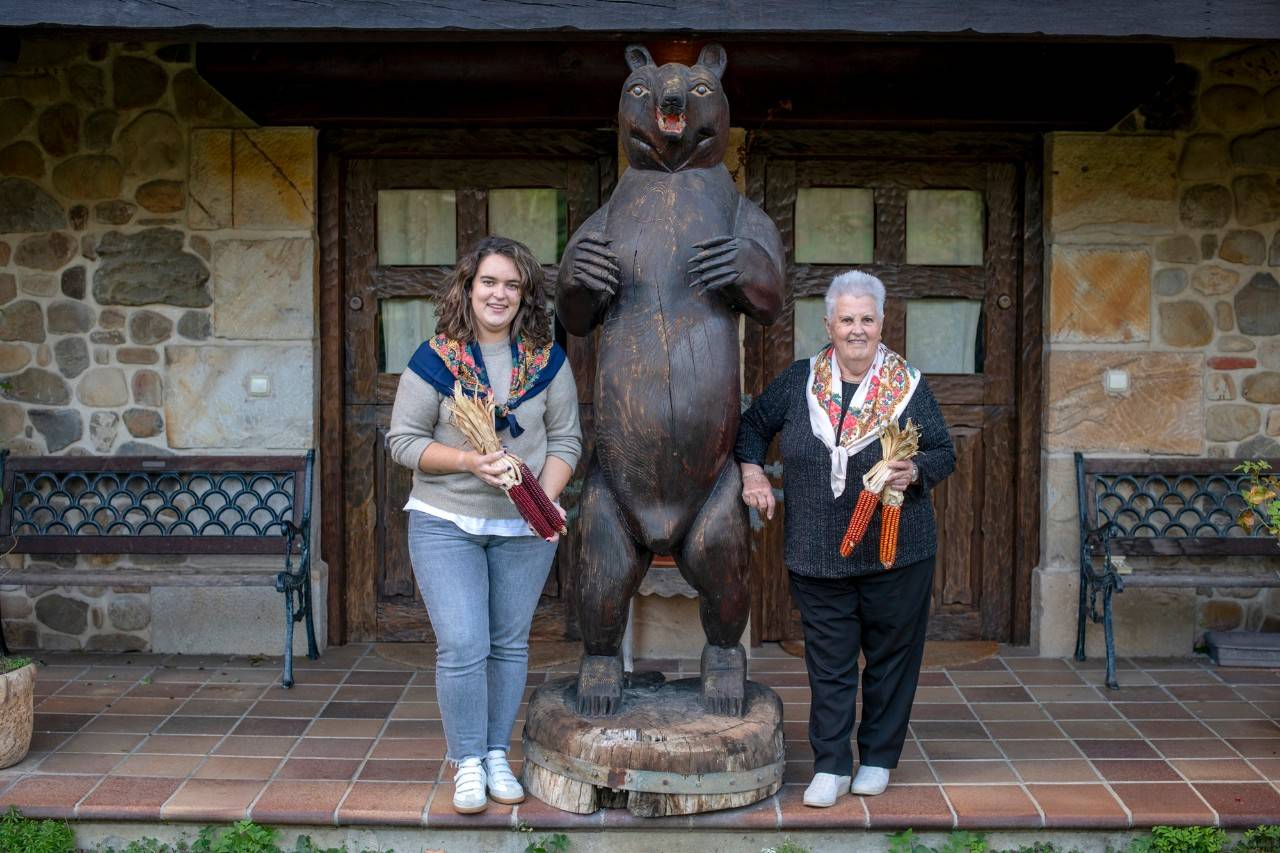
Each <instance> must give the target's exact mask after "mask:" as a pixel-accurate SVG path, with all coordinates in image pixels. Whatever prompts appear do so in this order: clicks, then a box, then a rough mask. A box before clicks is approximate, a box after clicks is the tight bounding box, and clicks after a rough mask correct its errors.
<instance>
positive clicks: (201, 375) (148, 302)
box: [0, 40, 323, 651]
mask: <svg viewBox="0 0 1280 853" xmlns="http://www.w3.org/2000/svg"><path fill="white" fill-rule="evenodd" d="M193 60H194V48H193V47H192V46H191V45H186V44H172V45H153V44H134V43H127V44H119V43H116V44H77V43H74V42H69V41H56V42H36V41H30V40H27V41H24V43H23V44H22V46H21V52H20V55H19V59H18V61H17V63H15V64H14V65H13V66H12V67H11V68H10V69H9V72H8V74H7V75H6V76H2V77H0V382H3V387H2V388H0V396H2V397H3V401H0V443H2V444H3V446H4V447H7V448H8V449H10V450H11V451H13V452H14V453H16V454H45V453H51V454H59V455H78V454H154V453H168V452H183V453H215V454H216V453H221V452H234V453H252V452H263V451H265V452H274V451H298V450H302V449H304V448H308V447H311V446H313V444H314V440H313V436H314V432H315V427H314V409H315V393H314V390H313V389H314V373H315V371H314V366H315V364H316V357H315V351H316V341H317V334H316V329H315V326H316V323H315V309H314V301H315V289H314V281H315V266H316V258H315V255H316V251H315V234H314V230H315V168H316V165H315V164H316V156H315V133H314V131H312V130H310V129H307V128H260V127H256V126H255V125H254V123H253V122H252V121H250V120H249V119H248V118H246V117H245V116H244V115H243V114H241V113H240V112H239V111H238V110H237V109H236V108H235V107H234V106H232V105H231V104H230V103H228V102H227V101H226V100H225V99H224V98H223V97H222V96H221V95H219V94H218V93H217V92H215V91H214V90H213V89H212V88H211V87H210V86H209V85H208V84H207V83H206V82H205V81H204V80H203V79H201V77H200V76H199V74H198V73H197V72H196V70H195V67H194V61H193ZM251 375H258V376H265V377H267V380H268V382H269V385H270V390H269V392H268V393H267V394H266V395H265V396H250V395H249V393H248V384H249V383H248V380H249V377H250V376H251ZM5 560H6V562H5V572H4V576H3V577H2V578H0V583H4V584H5V586H3V587H0V591H2V594H0V613H3V617H4V623H5V633H6V636H7V637H8V639H9V642H10V643H11V644H13V645H16V646H19V647H33V646H39V647H41V648H58V649H74V648H91V649H93V648H98V649H142V648H156V650H162V651H163V650H167V647H169V646H175V645H178V644H180V643H181V642H183V639H182V637H181V636H170V635H175V634H177V635H181V634H182V633H183V632H181V631H176V632H175V631H172V630H163V629H161V628H159V627H158V622H159V620H160V618H161V616H163V617H164V618H165V619H166V620H168V623H172V622H173V621H174V618H175V616H176V617H177V618H178V619H179V621H181V619H182V618H183V617H182V615H181V614H182V613H183V611H182V609H181V608H182V606H183V605H182V602H183V601H191V602H196V601H199V600H200V596H198V595H196V594H194V593H191V592H189V591H188V592H186V593H182V592H175V590H178V589H180V588H177V587H167V586H165V585H164V577H165V575H166V574H171V573H174V572H183V573H190V572H208V573H216V572H217V571H218V570H219V568H221V567H226V566H228V565H229V563H228V561H221V562H220V561H218V560H208V559H206V560H205V561H204V562H203V563H198V562H196V561H193V560H183V559H180V558H168V557H153V558H133V559H128V558H117V557H114V556H112V557H87V556H86V557H80V558H75V557H67V558H62V559H57V560H51V559H49V558H47V557H45V558H22V557H20V556H18V555H9V556H8V557H6V558H5ZM235 567H236V568H241V569H242V568H244V561H243V560H240V561H236V562H235ZM273 568H275V567H274V564H265V563H264V564H263V565H262V569H263V571H270V570H273ZM122 569H124V570H130V571H131V573H134V572H136V571H146V572H150V573H153V574H154V575H155V577H156V583H155V584H148V585H141V586H139V585H137V584H136V583H134V584H128V585H116V584H112V583H111V577H112V575H113V573H116V572H118V571H120V570H122ZM76 573H82V574H83V575H84V578H85V583H83V584H80V583H63V584H61V585H59V586H50V585H48V584H44V583H41V578H45V577H48V576H50V575H56V576H57V577H58V578H59V579H61V580H66V579H67V578H68V575H70V579H71V580H77V575H76ZM318 586H319V589H318V591H319V592H323V586H322V585H318ZM222 593H223V595H222V598H220V599H219V601H220V605H221V607H222V608H225V609H226V611H227V612H223V613H219V614H216V615H211V614H209V613H193V614H188V615H189V616H190V617H191V618H189V619H187V624H188V627H190V625H191V623H192V622H193V621H195V622H199V623H201V624H200V625H198V626H197V627H199V628H200V630H201V631H204V630H205V627H206V626H205V624H204V623H207V627H208V628H209V629H210V631H211V632H212V631H213V629H214V628H216V629H217V631H216V633H221V634H223V635H225V636H226V637H227V638H228V640H227V644H229V647H228V649H227V650H236V651H250V650H255V649H252V648H250V646H253V645H254V643H255V642H256V641H255V640H253V639H251V638H250V639H246V636H245V635H244V633H243V632H241V631H238V630H237V628H236V623H235V622H234V621H228V619H229V617H231V616H233V615H234V614H235V613H236V612H237V610H240V611H245V612H248V611H249V610H253V609H254V608H255V607H257V606H259V604H260V603H261V602H266V603H267V604H269V605H270V608H271V612H272V613H273V614H274V613H275V611H276V610H283V608H282V607H281V606H280V601H279V598H280V596H279V595H278V594H276V593H275V592H274V591H271V590H270V588H269V587H264V588H255V589H247V590H228V589H226V588H224V589H223V590H222ZM236 595H241V596H242V597H243V599H244V600H243V601H239V603H238V604H237V601H236V600H235V596H236ZM228 596H230V598H228ZM320 600H321V601H322V600H323V596H321V599H320ZM161 602H164V603H163V605H162V604H161ZM206 604H207V602H206ZM193 606H194V605H193ZM153 608H154V609H155V611H156V620H155V621H153V619H152V613H153ZM175 608H176V609H175ZM320 610H321V612H323V607H321V608H320ZM277 620H278V621H277V624H275V625H274V626H273V628H272V630H271V631H269V632H268V636H269V637H271V640H270V644H269V645H268V646H267V647H268V648H274V646H275V645H276V644H277V643H278V637H279V633H280V632H279V627H280V624H282V622H283V617H282V616H278V617H277ZM188 633H189V631H188ZM322 633H323V632H322ZM232 641H234V642H232ZM210 642H211V643H214V644H215V645H211V646H210V647H209V648H207V649H205V650H206V651H215V650H218V649H217V648H216V647H215V646H216V643H217V640H216V639H211V640H210ZM237 644H238V645H237ZM230 646H235V647H234V648H230ZM256 650H262V649H256Z"/></svg>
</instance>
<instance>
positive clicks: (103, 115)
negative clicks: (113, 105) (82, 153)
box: [84, 110, 120, 151]
mask: <svg viewBox="0 0 1280 853" xmlns="http://www.w3.org/2000/svg"><path fill="white" fill-rule="evenodd" d="M119 123H120V114H119V113H118V112H116V111H115V110H94V111H93V112H91V113H89V117H88V118H86V119H85V120H84V144H85V147H86V148H88V149H89V150H90V151H105V150H106V149H108V148H110V147H111V143H112V141H113V140H114V139H115V135H116V125H117V124H119Z"/></svg>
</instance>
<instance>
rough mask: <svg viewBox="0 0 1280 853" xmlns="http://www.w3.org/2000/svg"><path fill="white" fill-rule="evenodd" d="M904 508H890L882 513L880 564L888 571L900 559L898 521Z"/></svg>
mask: <svg viewBox="0 0 1280 853" xmlns="http://www.w3.org/2000/svg"><path fill="white" fill-rule="evenodd" d="M901 517H902V507H900V506H888V505H886V506H885V508H884V512H882V513H880V562H881V563H882V564H883V565H884V567H885V568H886V569H888V568H891V567H892V566H893V561H894V560H896V559H897V558H898V520H899V519H900V518H901Z"/></svg>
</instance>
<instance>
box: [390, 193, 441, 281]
mask: <svg viewBox="0 0 1280 853" xmlns="http://www.w3.org/2000/svg"><path fill="white" fill-rule="evenodd" d="M457 260H458V217H457V211H456V203H455V199H454V192H453V190H379V191H378V263H380V264H382V265H383V266H429V265H433V264H453V263H455V262H457Z"/></svg>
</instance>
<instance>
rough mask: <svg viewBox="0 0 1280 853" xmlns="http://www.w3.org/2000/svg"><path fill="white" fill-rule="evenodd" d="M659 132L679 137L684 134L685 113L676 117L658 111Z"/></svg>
mask: <svg viewBox="0 0 1280 853" xmlns="http://www.w3.org/2000/svg"><path fill="white" fill-rule="evenodd" d="M657 112H658V130H661V131H662V132H663V133H666V134H671V135H673V136H679V135H680V134H682V133H684V126H685V119H684V113H677V114H676V115H667V114H666V113H664V112H663V111H662V110H658V111H657Z"/></svg>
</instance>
